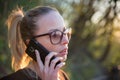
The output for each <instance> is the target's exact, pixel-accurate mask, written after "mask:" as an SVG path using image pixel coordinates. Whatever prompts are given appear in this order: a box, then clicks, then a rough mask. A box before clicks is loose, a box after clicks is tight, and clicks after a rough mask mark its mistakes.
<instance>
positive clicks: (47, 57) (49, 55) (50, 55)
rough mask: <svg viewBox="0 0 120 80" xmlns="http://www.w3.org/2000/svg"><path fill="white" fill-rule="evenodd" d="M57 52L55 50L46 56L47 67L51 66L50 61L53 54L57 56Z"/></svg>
mask: <svg viewBox="0 0 120 80" xmlns="http://www.w3.org/2000/svg"><path fill="white" fill-rule="evenodd" d="M56 54H57V53H55V52H50V54H48V55H47V56H46V57H45V67H49V63H50V60H51V58H52V57H53V56H55V55H56Z"/></svg>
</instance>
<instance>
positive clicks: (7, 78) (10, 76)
mask: <svg viewBox="0 0 120 80" xmlns="http://www.w3.org/2000/svg"><path fill="white" fill-rule="evenodd" d="M22 72H23V70H22V69H21V70H18V71H16V72H14V73H11V74H8V75H6V76H4V77H2V78H1V79H0V80H17V79H21V76H25V75H24V74H22ZM20 75H21V76H20ZM16 78H17V79H16Z"/></svg>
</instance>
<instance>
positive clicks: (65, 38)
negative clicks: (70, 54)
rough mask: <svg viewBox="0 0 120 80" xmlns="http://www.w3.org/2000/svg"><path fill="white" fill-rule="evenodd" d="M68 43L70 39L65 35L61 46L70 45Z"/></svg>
mask: <svg viewBox="0 0 120 80" xmlns="http://www.w3.org/2000/svg"><path fill="white" fill-rule="evenodd" d="M68 43H69V39H68V36H67V34H65V35H63V38H62V41H61V44H68Z"/></svg>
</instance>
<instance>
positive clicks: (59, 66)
mask: <svg viewBox="0 0 120 80" xmlns="http://www.w3.org/2000/svg"><path fill="white" fill-rule="evenodd" d="M64 65H65V62H61V63H60V64H58V65H57V66H56V67H55V71H54V72H55V73H57V72H58V71H59V69H60V68H62V67H63V66H64Z"/></svg>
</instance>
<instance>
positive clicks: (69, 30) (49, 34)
mask: <svg viewBox="0 0 120 80" xmlns="http://www.w3.org/2000/svg"><path fill="white" fill-rule="evenodd" d="M67 30H68V32H66V33H65V31H67ZM55 31H59V32H61V33H62V35H61V36H60V40H59V41H58V42H57V43H54V42H52V38H51V34H52V33H53V32H55ZM66 34H69V36H68V35H67V37H68V40H70V39H71V28H66V29H64V30H63V31H60V30H58V29H56V30H54V31H51V32H48V33H44V34H40V35H36V36H33V37H32V39H35V38H38V37H43V36H47V35H48V36H49V37H50V42H51V43H52V44H53V45H57V44H59V43H61V41H62V39H63V35H66Z"/></svg>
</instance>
